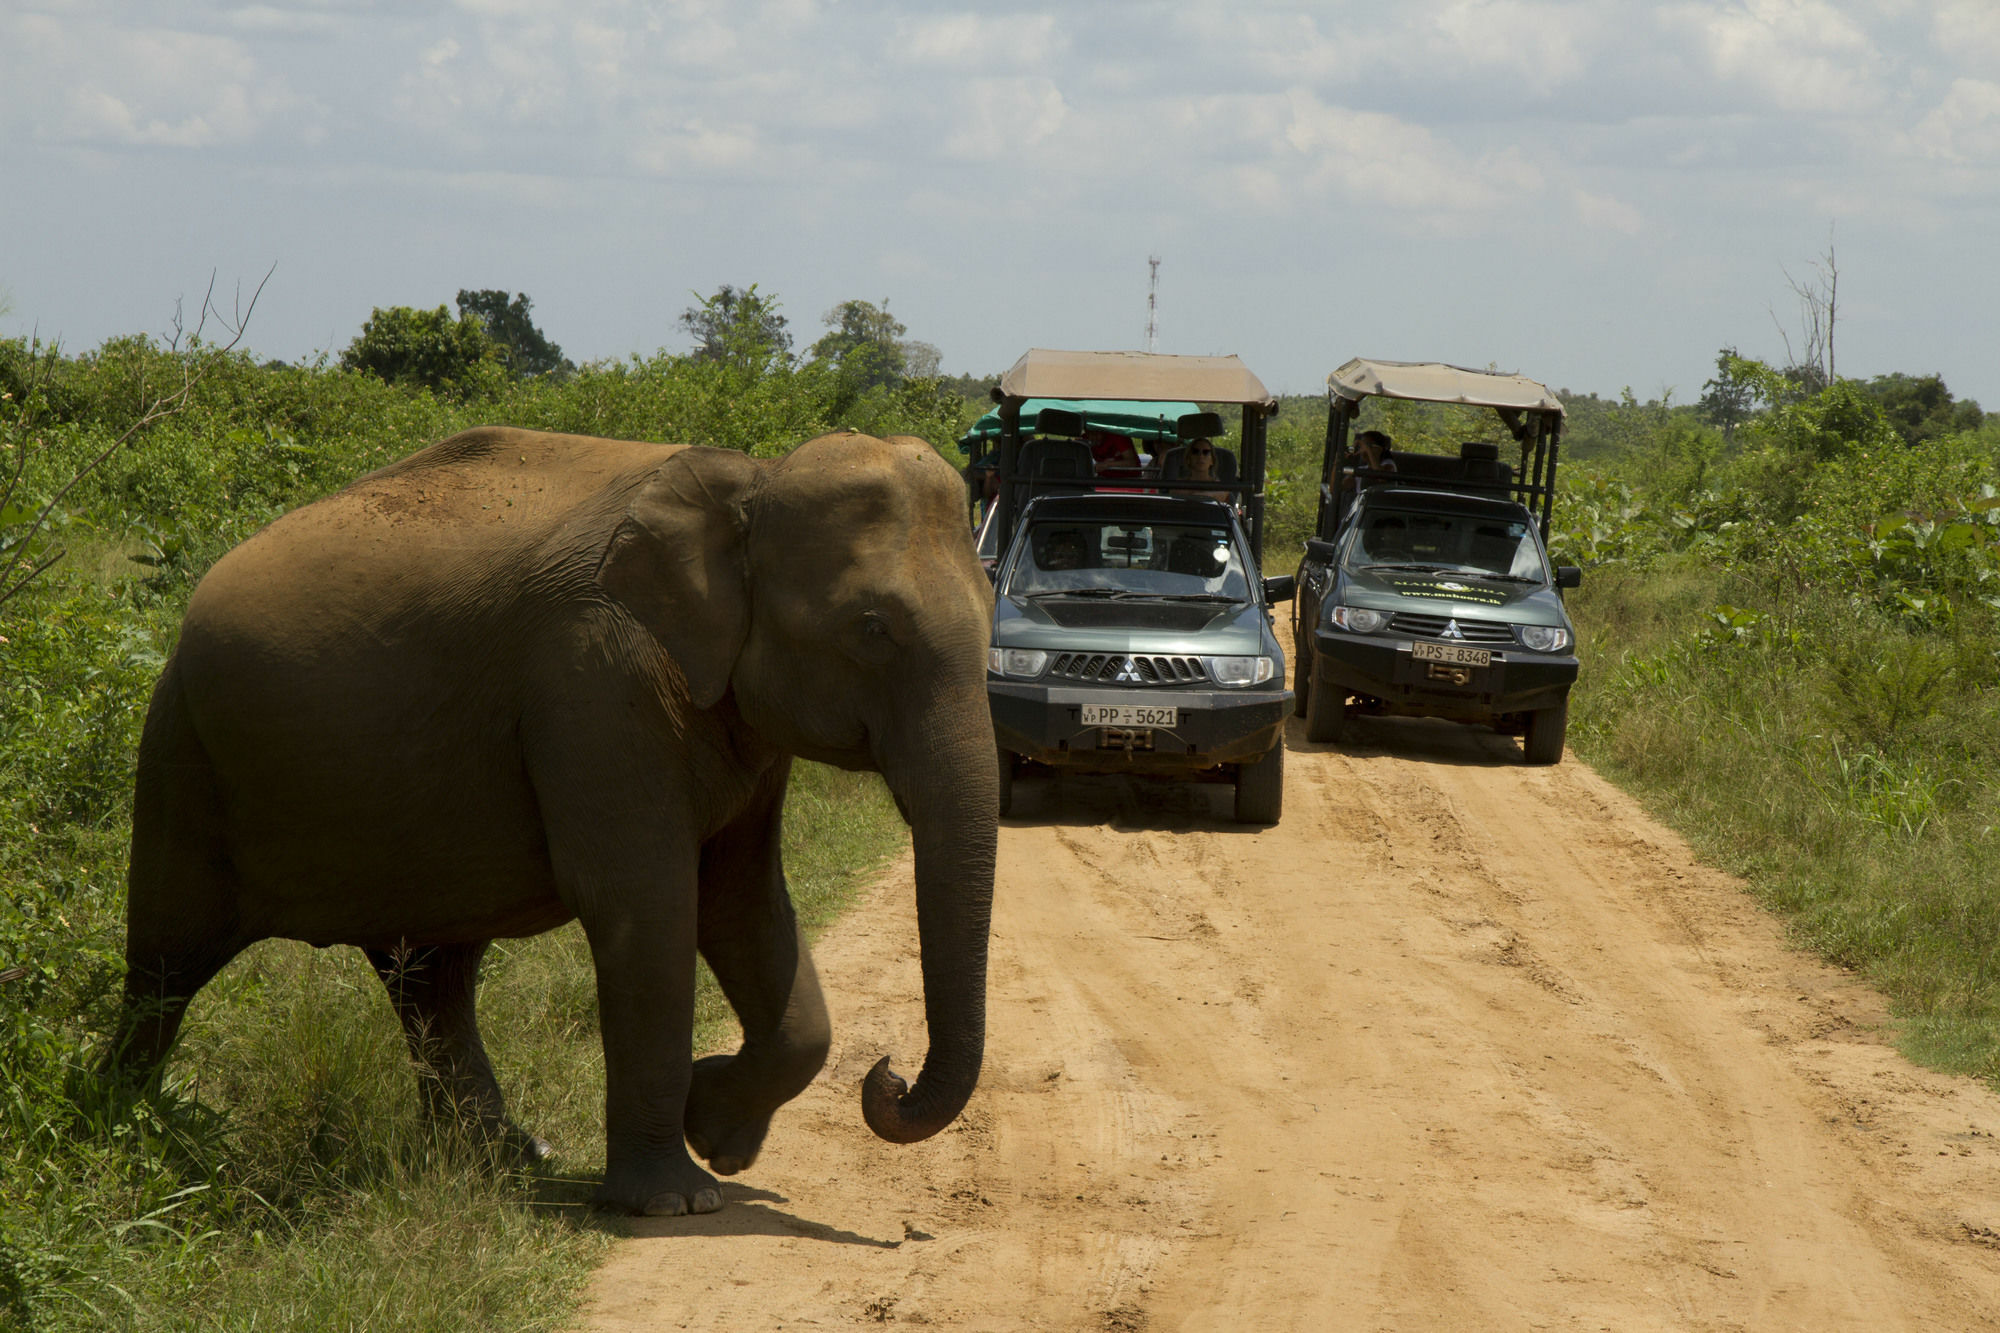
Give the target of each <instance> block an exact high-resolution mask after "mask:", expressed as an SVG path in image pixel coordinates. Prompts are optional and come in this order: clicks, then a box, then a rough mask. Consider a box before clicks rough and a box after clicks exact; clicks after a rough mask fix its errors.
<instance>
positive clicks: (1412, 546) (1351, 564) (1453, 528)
mask: <svg viewBox="0 0 2000 1333" xmlns="http://www.w3.org/2000/svg"><path fill="white" fill-rule="evenodd" d="M1347 567H1348V568H1349V569H1402V570H1411V571H1425V570H1428V571H1436V572H1443V573H1451V574H1472V575H1479V576H1484V577H1487V578H1494V579H1500V580H1502V581H1505V582H1510V583H1546V582H1548V577H1549V576H1548V566H1547V565H1546V564H1545V563H1544V562H1543V560H1542V552H1541V547H1540V546H1539V544H1538V543H1537V542H1536V541H1535V533H1534V527H1533V525H1532V524H1529V523H1525V522H1514V521H1510V520H1507V519H1504V518H1495V517H1493V516H1490V515H1486V514H1454V513H1414V512H1409V511H1405V510H1393V509H1389V510H1376V511H1373V512H1370V513H1368V514H1366V515H1365V516H1364V517H1363V519H1362V521H1361V526H1360V527H1359V528H1358V529H1357V530H1356V531H1355V532H1354V535H1353V537H1352V538H1351V540H1350V542H1349V545H1348V548H1347Z"/></svg>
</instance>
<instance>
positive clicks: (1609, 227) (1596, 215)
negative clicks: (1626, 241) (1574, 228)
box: [1572, 189, 1646, 236]
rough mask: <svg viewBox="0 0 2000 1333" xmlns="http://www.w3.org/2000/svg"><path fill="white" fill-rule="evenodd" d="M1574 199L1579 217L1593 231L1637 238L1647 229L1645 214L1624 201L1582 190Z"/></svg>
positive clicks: (1578, 191)
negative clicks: (1616, 233)
mask: <svg viewBox="0 0 2000 1333" xmlns="http://www.w3.org/2000/svg"><path fill="white" fill-rule="evenodd" d="M1572 199H1573V200H1574V202H1575V205H1576V215H1577V217H1578V218H1580V219H1582V221H1583V225H1584V226H1586V227H1588V228H1590V229H1591V230H1592V231H1615V232H1618V233H1620V234H1621V235H1625V236H1637V235H1639V234H1640V233H1641V232H1643V231H1645V229H1646V216H1645V214H1643V213H1641V212H1640V211H1639V210H1638V209H1636V208H1634V207H1632V205H1630V204H1628V203H1626V202H1624V201H1623V200H1622V199H1613V198H1611V197H1610V196H1608V195H1601V194H1593V193H1591V192H1590V191H1589V190H1582V189H1580V190H1577V191H1576V192H1575V194H1574V195H1573V196H1572Z"/></svg>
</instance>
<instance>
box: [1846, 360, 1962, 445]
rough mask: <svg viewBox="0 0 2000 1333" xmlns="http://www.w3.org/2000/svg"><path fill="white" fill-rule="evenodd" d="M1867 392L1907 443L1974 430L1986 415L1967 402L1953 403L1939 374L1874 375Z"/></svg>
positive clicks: (1949, 391)
mask: <svg viewBox="0 0 2000 1333" xmlns="http://www.w3.org/2000/svg"><path fill="white" fill-rule="evenodd" d="M1867 389H1868V396H1869V397H1871V398H1873V399H1874V400H1875V402H1876V404H1877V405H1878V406H1880V407H1881V409H1882V415H1883V416H1885V417H1887V418H1888V419H1889V424H1890V425H1892V426H1894V427H1895V428H1896V433H1897V434H1898V435H1901V436H1902V437H1903V439H1904V440H1905V441H1906V442H1907V443H1910V444H1919V443H1922V442H1923V441H1925V440H1930V439H1935V438H1936V437H1938V436H1940V435H1951V434H1954V433H1956V432H1958V431H1966V430H1977V429H1979V423H1980V421H1981V420H1983V419H1984V417H1985V415H1986V414H1985V413H1984V412H1982V411H1980V410H1979V404H1978V403H1975V402H1973V401H1971V400H1970V399H1968V400H1966V401H1965V402H1958V401H1956V400H1955V399H1954V398H1953V397H1952V393H1951V390H1950V389H1948V388H1946V387H1945V382H1944V377H1943V376H1942V375H1904V374H1901V373H1897V374H1893V375H1877V376H1876V377H1875V378H1874V379H1872V380H1870V381H1868V385H1867Z"/></svg>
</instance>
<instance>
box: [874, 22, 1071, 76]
mask: <svg viewBox="0 0 2000 1333" xmlns="http://www.w3.org/2000/svg"><path fill="white" fill-rule="evenodd" d="M1066 46H1067V43H1066V42H1065V41H1064V39H1063V34H1062V33H1061V32H1060V31H1059V30H1058V28H1057V27H1056V20H1055V17H1054V15H1051V14H1022V15H1003V16H1000V17H988V16H986V15H981V14H971V13H960V14H941V15H927V16H924V17H921V18H912V19H903V20H900V21H898V23H897V24H896V37H895V41H894V42H893V43H892V45H891V52H892V55H893V57H894V58H895V59H896V60H897V61H898V62H899V63H901V64H905V65H914V66H919V67H922V68H925V69H931V70H937V69H954V70H965V69H992V68H994V67H996V66H1003V67H1005V68H1008V69H1017V70H1022V69H1026V70H1042V69H1046V68H1047V67H1048V66H1049V65H1050V64H1051V63H1053V62H1054V60H1055V59H1056V57H1057V56H1058V55H1059V54H1060V53H1061V52H1062V51H1063V50H1064V49H1065V48H1066Z"/></svg>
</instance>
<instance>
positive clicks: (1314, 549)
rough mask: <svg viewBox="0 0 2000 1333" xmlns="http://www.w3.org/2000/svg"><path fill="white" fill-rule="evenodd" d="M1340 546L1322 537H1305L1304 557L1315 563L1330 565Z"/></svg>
mask: <svg viewBox="0 0 2000 1333" xmlns="http://www.w3.org/2000/svg"><path fill="white" fill-rule="evenodd" d="M1339 550H1340V548H1339V547H1337V546H1335V545H1334V544H1333V543H1332V542H1330V541H1327V540H1326V539H1325V538H1323V537H1308V538H1306V559H1308V560H1310V561H1312V562H1313V563H1314V564H1317V565H1330V564H1332V563H1333V557H1334V556H1335V555H1336V554H1337V553H1338V552H1339Z"/></svg>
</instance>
